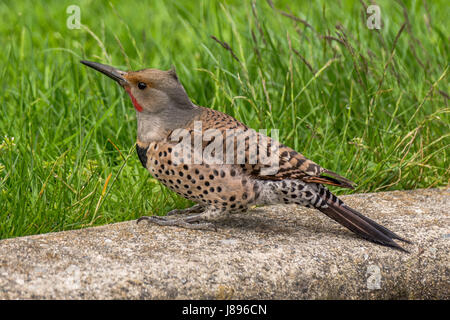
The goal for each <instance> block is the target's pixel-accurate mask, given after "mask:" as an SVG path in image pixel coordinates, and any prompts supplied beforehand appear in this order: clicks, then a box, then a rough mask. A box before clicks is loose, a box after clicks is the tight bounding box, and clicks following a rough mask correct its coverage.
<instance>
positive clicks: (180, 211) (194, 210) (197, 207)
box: [167, 204, 205, 216]
mask: <svg viewBox="0 0 450 320" xmlns="http://www.w3.org/2000/svg"><path fill="white" fill-rule="evenodd" d="M203 211H205V207H204V206H202V205H200V204H196V205H193V206H192V207H190V208H186V209H174V210H172V211H169V212H168V213H167V215H168V216H173V215H177V214H188V213H200V212H203Z"/></svg>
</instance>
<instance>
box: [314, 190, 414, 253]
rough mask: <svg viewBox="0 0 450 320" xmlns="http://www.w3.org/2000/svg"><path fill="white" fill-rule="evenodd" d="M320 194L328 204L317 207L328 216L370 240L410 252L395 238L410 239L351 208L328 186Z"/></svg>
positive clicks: (404, 240)
mask: <svg viewBox="0 0 450 320" xmlns="http://www.w3.org/2000/svg"><path fill="white" fill-rule="evenodd" d="M320 194H321V197H322V199H324V200H326V204H327V206H326V207H323V206H322V207H318V208H317V209H319V210H320V211H321V212H323V213H325V214H326V215H327V216H328V217H330V218H332V219H334V220H336V221H337V222H339V223H340V224H342V225H343V226H344V227H346V228H347V229H349V230H351V231H353V232H354V233H356V234H358V235H359V236H361V237H363V238H365V239H367V240H369V241H373V242H376V243H379V244H382V245H385V246H388V247H392V248H395V249H398V250H401V251H404V252H408V251H407V250H405V249H403V248H402V247H401V246H399V245H398V244H397V243H396V242H395V241H394V239H397V240H400V241H403V242H406V243H411V242H410V241H408V240H406V239H403V238H401V237H399V236H398V235H396V234H395V233H394V232H392V231H390V230H388V229H387V228H385V227H383V226H381V225H379V224H378V223H376V222H375V221H373V220H371V219H369V218H367V217H365V216H363V215H362V214H361V213H359V212H358V211H356V210H355V209H352V208H350V207H349V206H347V205H346V204H345V203H344V202H342V201H341V200H340V199H338V198H337V197H336V196H335V195H334V194H332V193H331V192H330V191H329V190H328V189H327V188H325V187H323V190H322V188H321V190H320Z"/></svg>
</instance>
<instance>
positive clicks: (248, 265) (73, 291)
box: [0, 189, 450, 299]
mask: <svg viewBox="0 0 450 320" xmlns="http://www.w3.org/2000/svg"><path fill="white" fill-rule="evenodd" d="M343 199H344V200H345V201H346V202H347V203H348V204H349V205H351V206H353V207H355V208H356V209H358V210H360V211H361V212H363V213H364V214H366V215H367V216H369V217H371V218H373V219H375V220H376V221H378V222H380V223H381V224H383V225H385V226H386V227H388V228H390V229H391V230H393V231H394V232H397V233H398V234H399V235H401V236H404V237H406V238H408V239H410V240H412V241H413V242H414V244H413V245H407V244H406V245H405V248H407V249H408V250H410V251H411V254H405V253H402V252H399V251H395V250H392V249H389V248H386V247H382V246H378V245H376V244H372V243H370V242H367V241H364V240H362V239H359V238H357V237H356V236H353V234H351V233H350V232H349V231H347V230H346V229H344V228H343V227H341V226H340V225H338V224H337V223H335V222H334V221H332V220H331V219H329V218H328V217H326V216H325V215H323V214H321V213H320V212H318V211H314V210H310V209H304V208H297V207H295V206H272V207H266V208H264V209H255V210H252V211H251V212H249V213H247V214H240V215H234V216H232V217H230V218H228V219H226V220H223V221H220V223H218V232H202V231H193V230H185V229H179V228H170V227H165V228H164V227H157V226H149V225H147V223H142V224H139V225H137V224H136V221H129V222H123V223H117V224H112V225H107V226H102V227H96V228H89V229H84V230H75V231H67V232H59V233H51V234H43V235H38V236H30V237H23V238H14V239H6V240H2V241H0V298H2V299H29V298H32V299H33V298H39V299H41V298H44V299H228V298H233V299H438V298H440V299H449V292H450V290H449V289H450V282H449V241H450V230H449V211H450V189H441V190H439V189H432V190H416V191H403V192H389V193H388V192H386V193H376V194H358V195H353V196H346V197H343Z"/></svg>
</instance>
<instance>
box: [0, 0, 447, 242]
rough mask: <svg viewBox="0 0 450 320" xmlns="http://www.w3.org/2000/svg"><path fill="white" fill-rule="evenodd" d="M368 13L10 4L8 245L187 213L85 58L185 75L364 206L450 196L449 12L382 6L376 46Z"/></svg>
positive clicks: (2, 111) (0, 222) (3, 194)
mask: <svg viewBox="0 0 450 320" xmlns="http://www.w3.org/2000/svg"><path fill="white" fill-rule="evenodd" d="M365 2H367V0H366V1H361V2H359V1H325V0H324V1H274V3H273V5H272V3H271V2H270V1H268V2H266V1H255V2H251V1H246V3H245V4H241V1H226V2H215V1H208V0H203V1H190V2H189V1H181V0H179V1H175V0H174V1H148V2H147V1H142V0H141V1H111V2H108V1H80V2H78V1H73V0H70V1H61V0H55V1H45V2H44V1H42V2H41V3H39V2H30V1H2V2H0V21H1V22H0V39H1V40H0V41H1V48H2V54H1V55H0V88H1V94H0V238H6V237H14V236H22V235H27V234H36V233H43V232H50V231H59V230H67V229H74V228H81V227H86V226H92V225H100V224H106V223H111V222H114V221H122V220H129V219H135V218H137V217H139V216H141V215H144V214H149V213H151V214H164V213H165V212H167V211H168V210H170V209H173V208H175V207H183V206H187V205H189V203H188V202H187V201H186V200H184V199H181V198H179V197H178V196H177V195H175V194H174V193H172V192H170V191H168V190H167V189H165V188H163V187H162V186H161V185H160V184H159V183H158V182H157V181H156V180H154V179H153V178H152V177H151V176H150V174H148V173H147V172H146V171H145V170H144V169H143V168H142V167H141V165H140V163H139V160H138V158H137V156H136V154H135V149H134V143H135V131H136V123H135V112H134V110H133V107H132V105H131V102H130V101H129V99H128V97H127V96H126V95H125V94H124V92H123V91H122V90H121V89H120V88H119V87H118V86H117V85H116V84H115V83H114V82H113V81H112V80H110V79H108V78H106V77H104V76H102V75H100V74H98V73H96V72H94V71H93V70H90V69H88V68H86V67H84V66H82V65H81V64H80V63H79V62H78V61H79V60H80V59H88V60H93V61H99V62H103V63H109V64H112V65H114V66H116V67H119V68H123V69H142V68H145V67H155V68H161V69H168V68H170V66H171V65H174V66H176V68H177V73H178V75H179V77H180V79H181V81H182V82H183V84H184V86H185V88H186V90H187V92H188V94H189V95H190V97H191V98H192V100H193V101H194V102H195V103H197V104H199V105H203V106H208V107H211V108H215V109H219V110H221V111H225V112H227V113H229V114H231V115H233V116H235V117H236V118H238V119H240V120H242V121H243V122H245V123H247V124H248V125H250V126H251V127H253V128H256V129H259V128H278V129H280V140H281V141H282V142H283V143H285V144H287V145H289V146H291V147H293V148H295V149H297V150H298V151H300V152H302V153H303V154H305V155H306V156H307V157H309V158H311V159H312V160H314V161H316V162H318V163H319V164H321V165H322V166H324V167H326V168H328V169H331V170H334V171H336V172H338V173H340V174H342V175H344V176H347V177H348V178H349V179H352V180H353V181H355V182H356V183H358V187H357V189H356V190H355V191H354V192H368V191H385V190H396V189H412V188H428V187H438V186H444V185H448V184H449V148H448V147H449V143H450V138H449V132H450V131H449V123H450V121H449V120H450V119H449V107H448V102H449V101H448V95H449V82H448V72H449V71H448V61H449V56H448V54H449V43H450V41H449V35H448V29H449V25H448V17H449V16H450V15H449V12H448V3H447V1H444V0H442V1H427V2H425V1H405V2H404V3H403V2H401V1H398V2H397V1H377V3H378V4H379V5H380V7H381V15H382V29H381V30H380V31H376V30H369V29H368V28H367V27H366V19H367V16H366V14H365V10H364V6H365ZM71 4H76V5H79V6H80V8H81V23H82V25H83V26H82V28H81V29H79V30H70V29H68V28H67V26H66V20H67V18H68V16H69V15H68V14H67V13H66V8H67V7H68V6H69V5H71ZM212 35H213V36H215V37H216V38H217V39H218V40H220V41H225V42H226V43H227V44H228V45H229V46H230V47H231V48H232V51H233V54H234V55H235V56H234V57H233V55H232V54H231V52H230V51H229V50H226V49H224V48H223V47H222V46H221V45H220V44H219V43H218V42H217V41H215V40H214V39H212V38H211V36H212ZM335 191H337V192H338V193H343V192H346V193H348V192H349V191H348V190H336V189H335Z"/></svg>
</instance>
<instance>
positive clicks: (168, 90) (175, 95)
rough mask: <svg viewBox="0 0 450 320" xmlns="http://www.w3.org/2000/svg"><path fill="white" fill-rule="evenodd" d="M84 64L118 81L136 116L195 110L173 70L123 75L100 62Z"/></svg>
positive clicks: (145, 70) (125, 73)
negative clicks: (131, 103) (126, 94)
mask: <svg viewBox="0 0 450 320" xmlns="http://www.w3.org/2000/svg"><path fill="white" fill-rule="evenodd" d="M81 63H83V64H85V65H87V66H88V67H91V68H93V69H95V70H97V71H99V72H101V73H103V74H105V75H107V76H108V77H110V78H111V79H114V80H115V81H117V82H118V83H119V85H121V86H122V87H123V88H124V89H125V91H126V92H127V93H128V95H129V96H130V98H131V101H132V102H133V105H134V108H135V109H136V111H137V112H140V113H141V112H142V113H149V114H158V113H161V112H167V111H168V110H167V109H173V110H172V111H173V112H176V111H177V109H189V108H192V107H193V104H192V102H191V101H190V100H189V97H188V95H187V93H186V91H185V90H184V88H183V85H182V84H181V83H180V81H179V80H178V76H177V74H176V72H175V70H173V69H172V70H169V71H162V70H158V69H143V70H139V71H122V70H119V69H116V68H113V67H111V66H107V65H104V64H101V63H97V62H91V61H81Z"/></svg>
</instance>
